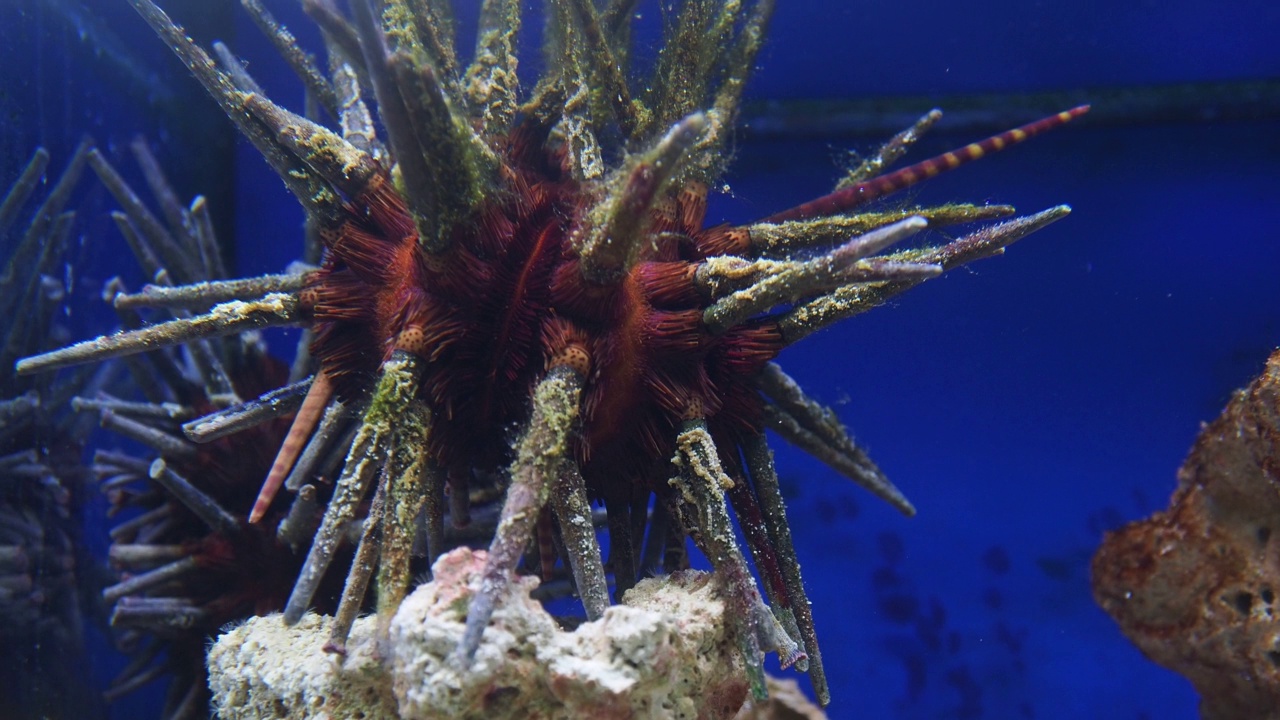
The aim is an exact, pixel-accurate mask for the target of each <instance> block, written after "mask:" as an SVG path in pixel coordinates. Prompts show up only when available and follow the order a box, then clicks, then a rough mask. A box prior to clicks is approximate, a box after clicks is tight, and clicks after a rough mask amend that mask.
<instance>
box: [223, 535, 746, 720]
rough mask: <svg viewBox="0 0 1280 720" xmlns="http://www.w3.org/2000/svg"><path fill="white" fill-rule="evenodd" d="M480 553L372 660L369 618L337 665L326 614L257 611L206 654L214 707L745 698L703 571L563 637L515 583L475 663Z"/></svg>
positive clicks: (416, 714) (549, 708)
mask: <svg viewBox="0 0 1280 720" xmlns="http://www.w3.org/2000/svg"><path fill="white" fill-rule="evenodd" d="M484 559H485V553H484V552H483V551H473V550H469V549H467V548H459V549H457V550H454V551H452V552H450V553H448V554H446V555H443V556H441V558H440V559H439V560H438V561H437V562H436V565H435V567H434V578H435V579H434V581H433V582H431V583H427V584H425V585H423V586H421V587H419V588H418V589H417V590H415V591H414V592H413V593H412V594H411V595H410V596H409V597H408V598H407V599H406V600H405V602H404V604H403V605H402V606H401V608H400V610H399V611H398V612H397V614H396V616H395V618H394V619H393V620H392V622H391V626H390V633H389V638H388V642H387V644H386V647H385V656H383V657H380V658H378V659H375V657H374V644H375V643H374V634H375V632H376V623H375V620H374V619H373V618H362V619H360V620H358V621H357V622H356V625H355V627H354V629H353V631H352V633H351V639H350V641H349V652H348V655H347V657H346V658H345V660H343V659H341V658H338V657H336V656H333V655H329V654H326V653H324V652H323V651H322V649H321V648H322V647H323V645H324V642H325V640H326V639H327V637H328V630H329V623H330V621H329V619H328V618H320V617H316V616H307V617H306V618H304V619H303V621H302V622H301V623H299V624H298V625H297V626H296V627H294V628H284V626H283V624H282V622H281V620H280V616H279V615H273V616H268V617H262V618H255V619H252V620H250V621H248V622H246V623H245V624H244V625H242V626H240V627H238V628H236V629H235V630H232V631H231V632H229V633H227V634H225V635H223V636H222V637H221V638H219V639H218V641H217V643H216V644H215V645H214V647H213V649H212V650H211V651H210V653H209V659H208V660H209V661H208V664H209V674H210V685H211V687H212V688H213V692H214V709H215V710H216V711H217V712H218V714H219V716H220V717H224V718H236V719H240V718H303V717H307V718H317V717H318V718H324V717H329V718H353V717H364V718H370V719H371V720H372V719H374V718H423V719H425V718H444V717H447V718H460V719H465V718H492V719H493V720H501V719H502V718H513V719H514V718H520V719H521V720H523V719H525V718H529V719H530V720H552V719H561V718H563V719H565V720H568V719H569V718H583V717H590V718H602V719H605V720H608V719H611V718H672V719H675V718H688V719H689V720H693V719H694V718H708V719H712V718H726V719H727V718H732V717H734V715H735V714H736V713H737V712H738V711H739V709H740V708H742V707H743V701H744V700H745V699H746V695H747V684H746V675H745V671H744V670H743V667H742V663H741V660H740V659H739V651H738V648H737V646H736V644H735V643H733V642H732V639H731V638H730V637H728V636H727V634H726V632H727V630H726V624H725V623H724V618H723V614H724V606H723V603H721V602H720V600H719V598H718V597H717V595H716V590H715V581H714V579H713V577H712V576H711V575H708V574H706V573H700V572H682V573H676V574H674V575H671V576H668V577H666V578H662V579H651V580H645V581H642V582H640V583H639V584H638V585H637V586H636V587H635V588H633V589H632V590H631V591H629V592H628V593H627V595H626V598H625V600H624V602H625V604H623V605H619V606H615V607H611V608H609V610H608V611H606V613H605V615H604V617H602V618H601V619H599V620H596V621H594V622H589V623H584V624H582V625H580V626H579V627H578V628H577V629H576V630H575V631H573V632H565V631H563V630H561V629H560V628H559V626H557V624H556V623H555V621H554V620H553V619H552V618H551V616H550V615H548V614H547V612H546V610H544V609H543V607H542V605H541V604H539V603H538V602H537V601H535V600H532V599H531V598H530V597H529V592H530V591H531V590H532V589H533V588H534V587H536V585H537V580H536V579H534V578H521V579H520V580H519V581H517V582H516V583H514V584H513V585H512V586H511V588H510V590H509V591H508V592H507V593H506V595H505V596H503V597H502V598H500V599H499V602H498V607H497V610H496V611H495V613H494V616H493V620H492V621H491V623H490V625H489V627H488V629H487V630H486V631H485V634H484V640H483V642H482V643H481V645H480V649H479V651H478V652H477V653H476V657H475V660H474V662H473V663H472V664H471V667H470V668H469V669H467V670H466V671H465V672H459V671H458V670H457V669H456V668H455V667H454V664H453V663H452V661H451V659H450V657H449V656H450V654H451V653H452V652H453V649H454V648H455V647H456V646H457V644H458V640H459V639H460V638H461V637H462V632H463V627H464V622H465V619H466V613H467V607H468V605H469V604H470V601H471V596H472V594H473V593H474V592H475V588H476V586H477V583H478V578H479V576H480V573H481V571H482V569H483V567H484Z"/></svg>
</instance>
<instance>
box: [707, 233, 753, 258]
mask: <svg viewBox="0 0 1280 720" xmlns="http://www.w3.org/2000/svg"><path fill="white" fill-rule="evenodd" d="M693 243H694V246H695V247H696V248H697V249H698V255H700V256H701V257H704V258H708V257H720V256H723V255H746V254H747V253H748V252H750V250H751V234H750V233H749V232H747V229H746V228H740V227H733V226H730V225H716V226H715V227H710V228H707V229H705V230H703V231H701V232H698V233H695V234H694V236H693Z"/></svg>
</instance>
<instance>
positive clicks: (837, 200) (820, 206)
mask: <svg viewBox="0 0 1280 720" xmlns="http://www.w3.org/2000/svg"><path fill="white" fill-rule="evenodd" d="M1088 111H1089V106H1088V105H1081V106H1079V107H1074V108H1072V109H1070V110H1064V111H1062V112H1060V113H1058V114H1056V115H1050V116H1049V117H1046V118H1042V119H1040V120H1037V121H1035V122H1033V123H1028V124H1026V125H1023V126H1022V127H1019V128H1014V129H1013V130H1007V131H1005V132H1002V133H1000V134H999V135H992V136H991V137H989V138H987V139H986V140H981V141H978V142H976V143H971V144H969V145H966V146H964V147H962V148H960V149H958V150H953V151H951V152H948V153H943V154H941V155H938V156H937V157H933V158H929V159H928V160H925V161H923V162H918V163H916V164H915V165H912V166H910V167H905V168H903V169H901V170H898V171H896V172H892V173H889V174H888V175H882V176H880V177H877V178H872V179H870V180H867V181H865V182H861V183H858V184H856V185H851V186H849V187H847V188H844V189H843V190H837V191H836V192H833V193H831V194H830V195H826V196H823V197H820V198H818V199H816V200H810V201H809V202H807V203H803V204H801V205H797V206H796V207H793V208H791V209H790V210H784V211H782V212H780V213H775V214H773V215H770V216H769V217H767V218H764V220H762V221H761V222H768V223H779V222H785V221H789V220H806V219H809V218H815V217H823V216H825V215H835V214H837V213H842V212H848V211H850V210H853V209H854V208H857V207H860V206H862V205H866V204H867V203H869V202H871V201H873V200H877V199H879V198H882V197H885V196H886V195H891V194H893V193H896V192H898V191H899V190H903V189H905V188H908V187H911V186H912V185H915V184H916V183H919V182H921V181H924V180H928V179H929V178H931V177H934V176H936V175H938V174H940V173H943V172H946V171H947V170H954V169H955V168H958V167H960V166H961V165H964V164H965V163H968V162H972V161H974V160H977V159H979V158H981V157H983V156H984V155H987V154H988V153H993V152H998V151H1000V150H1003V149H1005V148H1007V147H1009V146H1011V145H1016V144H1018V143H1020V142H1023V141H1024V140H1028V139H1030V138H1032V137H1035V136H1036V135H1039V134H1040V133H1043V132H1045V131H1048V130H1052V129H1054V128H1056V127H1060V126H1062V125H1065V124H1066V123H1068V122H1070V121H1072V120H1074V119H1075V118H1078V117H1080V116H1081V115H1083V114H1085V113H1086V112H1088Z"/></svg>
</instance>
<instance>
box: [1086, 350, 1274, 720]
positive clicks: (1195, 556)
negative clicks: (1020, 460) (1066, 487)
mask: <svg viewBox="0 0 1280 720" xmlns="http://www.w3.org/2000/svg"><path fill="white" fill-rule="evenodd" d="M1092 574H1093V594H1094V598H1095V599H1096V600H1097V602H1098V604H1099V605H1101V606H1102V608H1103V609H1104V610H1106V611H1107V612H1108V613H1109V614H1110V615H1111V617H1112V618H1114V619H1115V620H1116V622H1118V623H1119V624H1120V628H1121V630H1123V632H1124V634H1125V635H1126V636H1128V638H1129V639H1130V640H1131V641H1133V643H1134V644H1135V645H1137V646H1138V647H1139V648H1140V649H1141V650H1142V652H1143V653H1144V654H1146V656H1147V657H1148V658H1150V659H1151V660H1153V661H1155V662H1156V663H1159V664H1160V665H1163V666H1164V667H1167V668H1169V669H1171V670H1174V671H1176V672H1178V673H1180V674H1182V675H1184V676H1185V677H1186V678H1187V679H1189V680H1190V681H1191V683H1192V684H1193V685H1194V686H1195V688H1196V690H1197V691H1199V693H1200V698H1201V704H1200V711H1201V716H1202V717H1204V718H1208V719H1210V720H1218V719H1224V718H1250V719H1253V718H1280V605H1278V604H1277V593H1280V351H1277V352H1276V353H1274V354H1272V356H1271V358H1270V359H1269V360H1268V362H1267V366H1266V368H1265V370H1264V371H1263V373H1262V375H1260V376H1259V377H1258V378H1257V379H1255V380H1254V381H1253V383H1252V384H1250V385H1249V387H1248V388H1246V389H1245V390H1241V391H1237V392H1236V394H1235V396H1234V397H1233V398H1232V400H1231V402H1230V403H1229V404H1228V405H1227V407H1226V409H1225V410H1224V411H1223V413H1222V415H1221V416H1219V417H1218V419H1217V420H1215V421H1213V422H1212V423H1210V424H1209V425H1207V426H1205V427H1204V429H1203V430H1202V431H1201V433H1200V437H1199V438H1197V440H1196V444H1195V446H1194V447H1193V448H1192V450H1191V455H1190V456H1189V457H1188V458H1187V460H1186V462H1185V463H1184V464H1183V466H1182V469H1181V470H1180V471H1179V472H1178V488H1177V490H1176V491H1175V492H1174V494H1173V497H1172V498H1171V500H1170V501H1169V508H1168V509H1167V510H1165V511H1163V512H1158V513H1156V514H1154V515H1152V516H1151V517H1150V518H1147V519H1146V520H1141V521H1138V522H1135V523H1131V524H1129V525H1127V526H1126V527H1124V528H1121V529H1120V530H1118V531H1116V532H1113V533H1108V534H1107V536H1106V537H1105V538H1104V540H1103V543H1102V547H1101V548H1099V550H1098V552H1097V554H1096V555H1095V556H1094V558H1093V569H1092Z"/></svg>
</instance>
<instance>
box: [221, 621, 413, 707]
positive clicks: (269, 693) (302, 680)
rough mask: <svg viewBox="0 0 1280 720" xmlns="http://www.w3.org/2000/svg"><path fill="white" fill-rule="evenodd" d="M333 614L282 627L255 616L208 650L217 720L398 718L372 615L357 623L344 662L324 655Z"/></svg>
mask: <svg viewBox="0 0 1280 720" xmlns="http://www.w3.org/2000/svg"><path fill="white" fill-rule="evenodd" d="M332 624H333V620H332V618H328V617H321V616H319V615H306V616H304V617H303V618H302V620H301V621H299V622H298V624H297V625H294V626H293V627H286V626H285V624H284V623H283V622H282V621H281V616H280V615H278V614H277V615H268V616H266V617H256V618H253V619H251V620H249V621H248V622H246V623H244V624H243V625H240V626H239V627H236V628H235V629H233V630H231V631H229V632H226V633H224V634H223V635H222V636H221V637H220V638H218V641H217V642H216V643H214V645H213V647H212V648H211V649H210V650H209V655H208V657H207V658H206V663H207V665H208V667H209V689H210V690H211V691H212V692H213V708H214V710H215V712H216V716H217V717H218V718H221V719H222V720H259V719H260V718H262V719H265V718H273V719H278V720H348V719H351V718H362V719H363V720H395V718H397V717H398V715H397V714H396V699H395V697H394V696H393V695H392V694H391V682H390V678H388V677H387V674H386V672H385V671H384V670H383V668H382V665H381V664H380V663H379V662H377V660H376V659H375V657H374V654H375V653H374V650H375V648H374V642H373V639H374V633H375V629H376V625H377V620H376V618H372V617H369V618H360V619H359V620H356V623H355V627H354V628H353V629H352V631H351V637H350V640H349V641H348V643H347V656H346V658H345V659H343V658H340V657H338V656H336V655H333V654H330V653H326V652H324V650H323V648H324V644H325V641H327V640H328V639H329V628H330V626H331V625H332Z"/></svg>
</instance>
